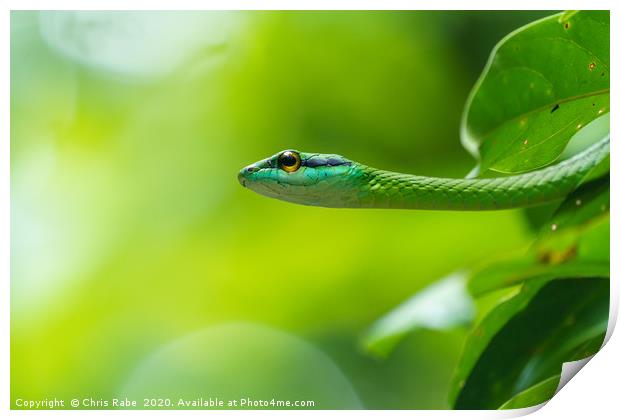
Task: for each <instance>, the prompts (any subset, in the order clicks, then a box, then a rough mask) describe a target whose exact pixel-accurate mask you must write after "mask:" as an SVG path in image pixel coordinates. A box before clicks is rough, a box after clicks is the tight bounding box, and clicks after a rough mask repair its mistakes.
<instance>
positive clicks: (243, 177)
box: [237, 165, 259, 187]
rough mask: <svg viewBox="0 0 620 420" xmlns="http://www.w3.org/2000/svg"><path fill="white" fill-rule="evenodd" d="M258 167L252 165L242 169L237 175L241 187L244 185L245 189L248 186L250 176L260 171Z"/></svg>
mask: <svg viewBox="0 0 620 420" xmlns="http://www.w3.org/2000/svg"><path fill="white" fill-rule="evenodd" d="M258 169H259V168H258V167H257V166H254V165H250V166H246V167H245V168H243V169H241V170H240V171H239V174H238V175H237V179H238V180H239V183H240V184H241V185H243V186H244V187H245V186H246V185H245V184H246V182H247V180H248V178H247V177H248V175H250V174H251V173H253V172H256V171H258Z"/></svg>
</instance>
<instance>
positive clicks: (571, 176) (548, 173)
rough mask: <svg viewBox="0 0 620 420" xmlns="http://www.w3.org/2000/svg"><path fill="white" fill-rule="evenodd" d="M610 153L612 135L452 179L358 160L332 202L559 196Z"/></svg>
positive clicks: (443, 205) (398, 203)
mask: <svg viewBox="0 0 620 420" xmlns="http://www.w3.org/2000/svg"><path fill="white" fill-rule="evenodd" d="M608 155H609V137H607V138H606V139H605V140H601V141H600V142H598V143H596V144H594V145H592V146H590V147H589V148H588V149H586V150H584V151H582V152H581V153H579V154H577V155H575V156H573V157H572V158H570V159H568V160H565V161H562V162H560V163H558V164H556V165H553V166H550V167H547V168H544V169H540V170H537V171H532V172H528V173H525V174H521V175H513V176H506V177H501V178H482V179H452V178H435V177H425V176H416V175H409V174H402V173H397V172H390V171H384V170H379V169H375V168H371V167H368V166H364V165H361V164H355V165H354V166H355V167H354V168H353V169H354V170H355V171H356V173H357V176H356V177H355V181H354V185H349V186H348V188H346V191H344V192H342V193H341V194H340V195H339V196H338V199H337V200H336V202H334V203H331V204H332V205H329V206H331V207H363V208H393V209H432V210H500V209H508V208H515V207H528V206H535V205H539V204H544V203H548V202H552V201H555V200H558V199H560V198H562V197H565V196H566V195H568V194H569V193H570V192H571V191H573V190H574V189H575V188H576V187H577V185H578V184H579V182H580V181H581V180H582V179H583V177H584V176H585V175H586V174H587V173H588V172H589V171H590V170H591V169H592V168H593V167H594V166H596V165H597V164H598V163H600V162H601V161H602V160H603V159H604V158H605V157H607V156H608Z"/></svg>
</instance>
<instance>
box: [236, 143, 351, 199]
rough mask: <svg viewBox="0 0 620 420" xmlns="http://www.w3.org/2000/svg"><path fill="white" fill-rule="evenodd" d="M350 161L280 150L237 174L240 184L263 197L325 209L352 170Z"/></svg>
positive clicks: (335, 196)
mask: <svg viewBox="0 0 620 420" xmlns="http://www.w3.org/2000/svg"><path fill="white" fill-rule="evenodd" d="M354 168H355V164H354V162H352V161H350V160H348V159H346V158H344V157H342V156H339V155H332V154H321V153H304V152H299V151H297V150H284V151H282V152H280V153H277V154H275V155H273V156H271V157H268V158H267V159H263V160H260V161H258V162H256V163H253V164H251V165H248V166H246V167H245V168H243V169H241V171H239V175H238V179H239V182H240V183H241V185H243V186H244V187H246V188H249V189H250V190H252V191H255V192H257V193H259V194H262V195H265V196H267V197H272V198H277V199H280V200H284V201H290V202H293V203H298V204H306V205H315V206H316V205H319V206H325V205H326V203H329V202H333V201H334V200H335V201H338V193H339V191H342V190H341V189H340V188H338V187H339V186H343V185H342V184H343V183H346V182H347V180H350V175H351V173H352V172H353V171H354Z"/></svg>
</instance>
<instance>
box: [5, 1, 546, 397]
mask: <svg viewBox="0 0 620 420" xmlns="http://www.w3.org/2000/svg"><path fill="white" fill-rule="evenodd" d="M548 14H549V13H546V12H192V13H189V12H183V13H179V12H175V13H171V12H168V13H163V12H157V13H156V12H148V13H147V12H141V13H126V12H125V13H122V12H115V13H113V12H91V13H87V12H77V13H76V12H47V13H38V12H13V13H12V15H11V230H12V231H11V247H12V249H11V394H12V404H13V406H15V405H14V401H15V399H16V398H24V399H43V398H46V397H47V398H53V397H57V398H65V399H70V398H76V397H77V398H82V397H92V398H95V399H99V398H101V399H108V398H112V397H115V396H123V395H124V394H127V393H130V394H131V395H133V396H135V397H146V396H151V394H152V393H157V392H160V391H158V390H165V389H167V388H166V386H168V385H170V383H174V384H175V386H174V387H173V388H174V389H175V390H183V392H186V393H189V394H191V393H192V392H194V393H195V395H187V397H188V398H190V397H199V396H206V397H209V396H217V394H218V393H221V394H222V396H230V397H233V398H234V397H235V396H238V397H242V396H243V395H244V394H252V395H250V396H257V397H259V396H260V397H263V396H268V395H273V396H274V397H276V398H277V397H282V398H289V397H291V398H293V397H295V398H298V397H299V398H303V399H314V400H316V406H317V407H318V408H360V407H364V408H390V409H397V408H398V409H400V408H418V409H425V408H448V405H447V398H446V397H447V387H448V383H449V380H450V376H451V373H452V370H453V368H454V366H455V364H456V362H457V360H458V357H459V353H460V351H461V347H462V344H463V339H464V337H465V331H464V330H454V331H451V332H447V333H446V332H431V331H419V332H416V333H413V334H411V335H410V336H409V337H408V338H407V339H406V340H405V341H404V343H403V344H402V345H400V346H399V347H398V348H397V349H396V351H395V352H394V353H393V354H392V355H391V356H390V357H389V358H388V359H386V360H376V359H374V358H372V357H370V356H368V355H366V354H364V352H363V351H362V350H361V349H360V346H359V338H360V336H361V335H362V334H363V332H364V331H366V329H367V328H368V326H369V325H370V324H371V323H372V322H373V321H374V320H376V319H377V318H379V317H381V316H382V315H383V314H384V313H386V312H387V311H389V310H390V309H392V308H393V307H394V306H396V305H398V304H399V303H400V302H402V301H403V300H405V299H407V298H408V297H409V296H411V295H412V294H413V293H415V292H416V291H418V290H420V289H421V288H423V287H425V286H426V285H428V284H430V283H431V282H433V281H434V280H436V279H438V278H441V277H442V276H444V275H446V274H448V273H450V272H452V271H454V270H455V269H459V268H461V267H466V266H468V265H471V264H472V263H475V262H478V261H480V260H482V259H484V258H487V257H490V256H494V255H499V254H502V253H504V252H508V251H510V250H514V249H518V248H521V247H524V246H527V244H528V243H530V242H531V240H532V233H531V232H530V231H529V230H528V226H527V222H526V221H525V218H524V217H523V215H522V214H521V213H520V212H519V211H500V212H487V213H458V212H430V211H426V212H425V211H393V210H357V211H356V210H339V209H322V208H310V207H302V206H295V205H292V204H288V203H284V202H279V201H275V200H270V199H267V198H264V197H261V196H258V195H256V194H254V193H252V192H250V191H248V190H245V189H243V188H241V186H240V185H239V184H238V182H237V178H236V173H237V171H238V169H239V168H241V167H242V166H245V165H246V164H248V163H251V162H254V161H256V160H258V159H260V158H263V157H265V156H268V155H271V154H273V153H275V152H277V151H278V150H281V149H284V148H296V149H301V150H305V151H321V152H333V153H339V154H342V155H344V156H347V157H349V158H352V159H354V160H358V161H361V162H364V163H367V164H370V165H372V166H375V167H382V168H386V169H392V170H400V171H405V172H415V173H417V174H421V175H441V176H454V177H460V176H463V175H464V174H465V173H467V172H468V171H469V170H470V169H471V168H472V167H473V166H474V164H475V161H474V159H473V158H472V157H471V156H469V155H468V154H467V153H466V152H465V151H464V149H463V148H462V147H461V145H460V143H459V138H458V133H459V120H460V116H461V110H462V108H463V105H464V102H465V99H466V96H467V94H468V92H469V90H470V89H471V87H472V85H473V83H474V82H475V80H476V78H477V77H478V75H479V74H480V72H481V70H482V68H483V66H484V64H485V61H486V58H487V57H488V54H489V53H490V50H491V48H492V47H493V46H494V45H495V43H496V42H497V41H499V39H500V38H501V37H503V36H504V35H506V34H507V33H508V32H510V31H511V30H513V29H515V28H517V27H519V26H521V25H523V24H525V23H527V22H530V21H531V20H533V19H536V18H539V17H542V16H546V15H548ZM181 365H182V368H181V367H179V366H181ZM191 372H197V373H196V374H195V375H193V376H192V375H191V374H190V373H191ZM161 392H164V391H161ZM166 392H167V391H166ZM171 392H172V391H171ZM163 396H164V397H165V395H163Z"/></svg>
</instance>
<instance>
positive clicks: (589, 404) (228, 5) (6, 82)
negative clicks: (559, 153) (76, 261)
mask: <svg viewBox="0 0 620 420" xmlns="http://www.w3.org/2000/svg"><path fill="white" fill-rule="evenodd" d="M618 4H620V3H618V2H617V1H616V2H612V1H611V0H609V1H604V0H589V1H587V2H586V1H574V0H570V1H557V0H549V1H543V0H521V1H514V0H510V1H502V2H492V1H485V0H469V1H467V2H466V3H463V2H459V1H457V0H434V1H424V2H421V1H418V2H412V1H403V0H382V1H369V0H359V1H355V2H353V1H345V0H329V1H328V0H315V1H307V0H296V1H294V2H293V1H290V0H263V1H256V0H245V1H241V0H231V1H199V0H175V1H174V2H171V1H163V0H150V1H148V2H147V1H139V0H122V1H119V0H108V1H101V0H91V1H87V2H86V1H83V0H82V1H79V0H62V1H42V0H31V1H28V0H24V1H15V0H8V1H4V2H3V5H5V6H4V8H3V9H4V10H3V11H4V13H3V14H2V18H1V19H2V21H1V22H2V24H0V28H1V31H0V56H1V57H4V58H5V61H4V65H3V66H2V68H1V72H2V77H1V78H0V86H1V90H0V93H1V97H2V100H1V101H0V130H2V133H3V135H2V142H1V145H0V200H1V201H2V205H1V206H0V232H3V235H2V237H1V238H0V270H1V271H0V273H1V274H0V275H1V276H2V285H3V291H2V293H0V298H1V299H2V303H1V304H0V306H1V308H2V309H1V310H2V324H1V325H2V326H1V328H2V337H3V340H2V344H1V346H0V375H1V382H0V410H2V411H5V413H3V414H7V415H9V416H12V417H16V416H20V417H21V416H26V417H29V418H42V417H52V418H62V419H65V418H82V417H86V416H88V417H95V418H96V417H102V416H105V417H106V418H107V417H108V416H114V417H125V418H135V417H138V418H178V417H179V416H183V417H185V416H188V417H195V418H197V417H200V418H204V417H205V416H206V415H208V416H209V417H227V418H230V417H231V416H233V417H235V418H236V417H252V418H259V419H267V418H268V419H271V418H277V417H280V418H289V417H290V416H291V414H293V415H294V416H295V417H300V418H314V417H316V416H321V417H322V418H330V417H331V418H338V419H340V418H342V417H349V416H351V417H352V416H355V417H356V418H370V417H375V416H381V417H393V418H399V417H400V418H407V419H411V418H424V419H447V418H450V419H453V418H469V419H484V418H506V417H514V416H518V415H523V414H526V413H528V412H531V411H532V410H530V409H525V410H516V411H513V412H510V411H504V412H493V411H382V412H376V411H370V410H367V411H356V412H350V411H296V412H294V413H292V412H286V411H279V412H271V411H231V412H223V411H209V412H208V413H205V412H203V411H188V412H183V413H180V412H178V411H149V412H146V411H45V412H42V411H9V410H8V408H9V407H10V401H9V398H10V387H9V381H10V376H9V366H10V357H9V338H10V318H9V317H10V309H9V304H10V293H9V285H10V281H9V273H10V271H9V264H10V235H9V232H10V204H9V203H10V201H9V200H10V178H9V177H10V156H9V153H10V145H9V141H8V139H9V138H10V126H9V124H10V119H9V110H10V67H9V64H8V63H9V60H10V10H11V9H13V10H29V9H30V10H36V9H81V10H88V9H90V10H109V9H117V10H140V9H155V10H180V9H185V10H201V9H208V10H235V9H241V10H277V9H289V10H295V9H297V10H299V9H301V10H318V9H325V10H342V9H373V10H379V9H380V10H389V9H392V10H404V9H417V10H441V9H445V10H452V9H459V8H462V6H463V5H466V6H467V8H468V9H469V10H518V9H531V10H567V9H610V10H612V14H611V16H612V22H611V23H612V27H611V40H612V45H611V54H610V56H611V60H612V63H611V66H612V68H613V69H618V68H620V66H618V64H619V63H618V59H619V58H620V51H618V39H619V38H618V26H617V24H618V22H617V19H616V17H617V16H618V15H617V13H618V9H619V8H618V6H617V5H618ZM293 5H294V7H292V6H293ZM614 74H615V72H614ZM614 80H615V78H613V80H612V82H611V88H612V89H611V92H612V94H611V101H612V107H613V106H615V104H616V103H617V95H618V91H617V86H616V84H615V83H614ZM619 124H620V123H619V122H618V119H613V118H612V119H611V131H612V133H616V132H618V129H619ZM612 137H613V135H612ZM611 143H612V144H611V150H612V154H611V159H612V165H611V166H612V170H611V185H612V188H611V209H612V212H613V211H614V210H615V209H617V208H620V206H618V193H617V189H618V187H617V186H618V185H620V183H619V180H618V173H619V172H618V171H616V170H614V168H616V164H617V163H616V161H617V159H616V157H615V156H616V154H617V152H616V151H615V149H616V146H615V145H614V141H612V142H611ZM611 231H612V232H613V233H614V235H612V236H611V255H613V256H616V258H612V260H611V278H612V282H611V284H612V288H611V296H612V302H611V313H612V318H611V322H612V324H615V321H616V318H617V313H618V284H617V280H616V279H617V273H618V272H619V264H620V259H619V258H618V257H620V250H619V248H618V245H619V244H618V238H619V237H618V232H620V230H619V226H618V223H617V222H616V218H615V217H612V219H611ZM612 328H613V326H612ZM607 339H609V336H608V337H607ZM619 356H620V341H619V339H617V338H613V337H612V338H611V339H610V340H609V341H608V342H607V344H606V345H605V347H604V348H603V349H602V350H601V351H600V352H599V353H598V354H597V355H596V356H595V357H594V358H593V360H592V361H591V362H590V363H588V365H587V366H586V367H585V368H584V369H583V371H582V372H580V373H579V374H578V375H577V379H573V380H572V381H570V382H569V383H568V384H567V385H566V386H565V387H564V388H563V389H562V390H561V391H560V392H559V394H558V395H557V396H555V397H554V398H553V399H552V400H551V401H550V402H549V403H548V404H547V405H546V406H545V407H544V409H542V410H540V411H537V412H536V413H535V414H533V416H534V418H538V419H552V418H561V419H571V418H583V417H585V416H589V417H591V418H610V413H614V412H616V413H617V378H618V374H619V373H620V357H619Z"/></svg>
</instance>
